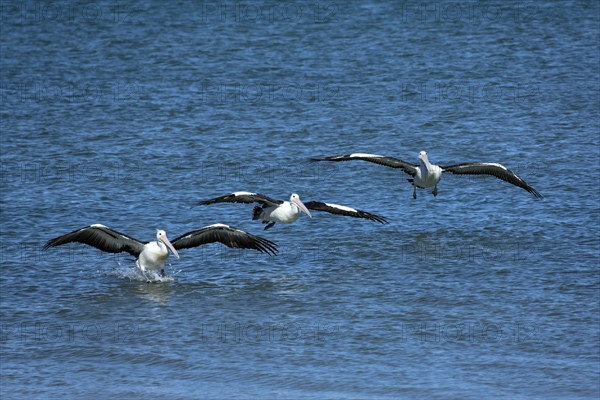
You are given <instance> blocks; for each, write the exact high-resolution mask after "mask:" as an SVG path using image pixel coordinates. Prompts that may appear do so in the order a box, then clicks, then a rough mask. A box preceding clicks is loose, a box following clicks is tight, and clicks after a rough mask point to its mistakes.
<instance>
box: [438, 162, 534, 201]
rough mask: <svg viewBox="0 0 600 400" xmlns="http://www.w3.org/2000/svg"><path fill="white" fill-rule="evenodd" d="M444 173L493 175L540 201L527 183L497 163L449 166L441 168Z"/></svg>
mask: <svg viewBox="0 0 600 400" xmlns="http://www.w3.org/2000/svg"><path fill="white" fill-rule="evenodd" d="M441 168H442V170H443V171H444V172H452V173H453V174H477V175H493V176H495V177H496V178H500V179H502V180H503V181H506V182H509V183H512V184H513V185H516V186H519V187H521V188H523V189H525V190H527V191H528V192H529V193H531V194H532V195H534V196H535V197H537V198H539V199H541V198H543V197H544V196H542V195H541V194H540V193H539V192H538V191H537V190H535V189H534V188H532V187H531V186H529V184H527V182H525V181H524V180H523V179H521V178H520V177H519V175H517V174H515V173H514V172H513V171H511V170H510V169H508V168H506V167H505V166H504V165H502V164H497V163H463V164H456V165H450V166H448V167H441Z"/></svg>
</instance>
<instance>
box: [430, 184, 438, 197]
mask: <svg viewBox="0 0 600 400" xmlns="http://www.w3.org/2000/svg"><path fill="white" fill-rule="evenodd" d="M431 193H432V194H433V197H435V196H437V194H438V191H437V185H435V187H434V188H433V192H431Z"/></svg>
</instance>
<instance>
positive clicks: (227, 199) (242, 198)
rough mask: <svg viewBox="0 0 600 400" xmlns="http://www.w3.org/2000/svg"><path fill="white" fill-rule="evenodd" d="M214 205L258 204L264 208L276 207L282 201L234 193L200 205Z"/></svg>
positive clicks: (262, 196) (255, 194)
mask: <svg viewBox="0 0 600 400" xmlns="http://www.w3.org/2000/svg"><path fill="white" fill-rule="evenodd" d="M214 203H260V204H262V205H265V206H278V205H280V204H281V203H283V201H281V200H275V199H272V198H270V197H267V196H265V195H262V194H258V193H251V192H234V193H230V194H226V195H225V196H220V197H215V198H214V199H210V200H204V201H201V202H200V204H214Z"/></svg>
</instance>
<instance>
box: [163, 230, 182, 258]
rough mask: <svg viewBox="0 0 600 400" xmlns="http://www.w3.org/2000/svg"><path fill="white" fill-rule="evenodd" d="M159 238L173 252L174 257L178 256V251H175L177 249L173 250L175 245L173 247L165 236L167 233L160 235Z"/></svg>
mask: <svg viewBox="0 0 600 400" xmlns="http://www.w3.org/2000/svg"><path fill="white" fill-rule="evenodd" d="M159 239H160V240H161V241H162V242H163V243H164V244H165V246H167V248H168V249H169V250H171V253H173V255H174V256H175V257H177V258H179V253H177V250H175V247H173V245H172V244H171V242H170V241H169V239H168V238H167V235H162V236H161V237H160V238H159Z"/></svg>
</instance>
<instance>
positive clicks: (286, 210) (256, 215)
mask: <svg viewBox="0 0 600 400" xmlns="http://www.w3.org/2000/svg"><path fill="white" fill-rule="evenodd" d="M301 213H304V214H306V215H308V218H312V215H311V213H310V211H308V208H306V206H305V205H304V203H303V202H302V200H300V196H298V195H297V194H296V193H293V194H292V195H291V196H290V201H284V202H281V204H279V205H276V206H269V205H263V206H262V207H261V206H256V207H254V210H253V211H252V219H253V220H257V219H260V220H261V221H262V222H263V223H264V224H268V225H267V226H265V230H266V229H269V228H271V227H272V226H273V225H275V223H276V222H281V223H282V224H291V223H293V222H296V220H297V219H298V218H300V214H301Z"/></svg>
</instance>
